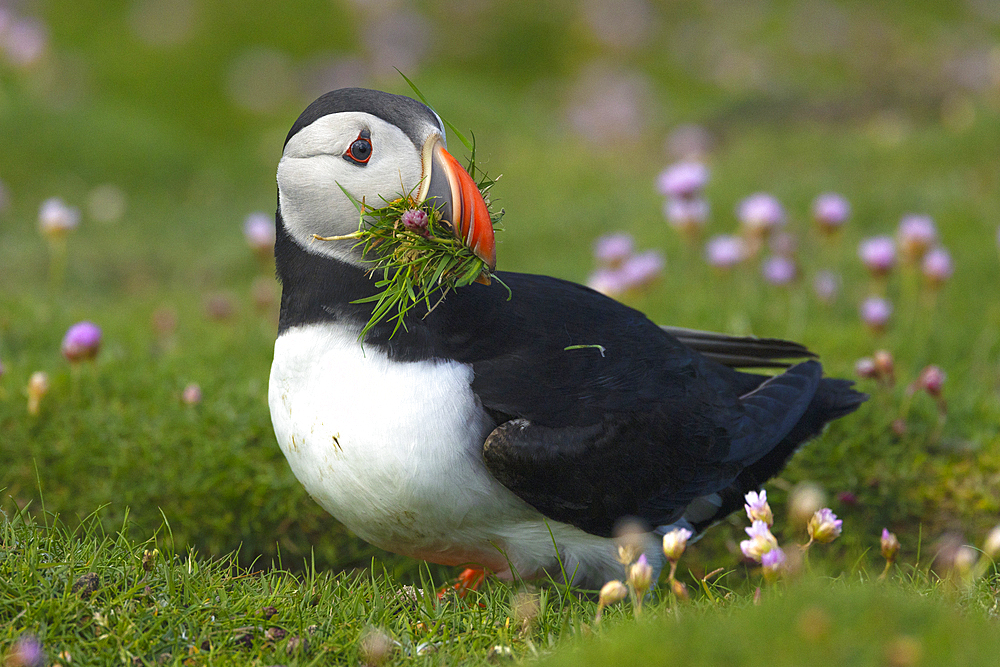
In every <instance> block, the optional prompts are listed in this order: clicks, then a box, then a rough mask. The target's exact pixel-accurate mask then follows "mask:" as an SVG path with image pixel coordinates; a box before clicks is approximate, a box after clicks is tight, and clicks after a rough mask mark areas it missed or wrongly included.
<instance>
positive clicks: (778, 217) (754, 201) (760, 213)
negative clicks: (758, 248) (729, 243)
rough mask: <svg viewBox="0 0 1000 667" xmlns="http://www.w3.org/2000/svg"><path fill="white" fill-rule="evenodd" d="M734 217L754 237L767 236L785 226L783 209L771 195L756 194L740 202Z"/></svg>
mask: <svg viewBox="0 0 1000 667" xmlns="http://www.w3.org/2000/svg"><path fill="white" fill-rule="evenodd" d="M736 217H738V218H739V220H740V222H741V223H742V224H743V226H744V227H745V228H746V229H747V230H748V231H749V232H750V233H751V234H753V235H754V236H767V235H768V234H770V233H771V232H772V231H774V230H775V229H777V228H778V227H781V226H782V225H784V224H785V209H784V208H783V207H782V206H781V203H780V202H779V201H778V200H777V199H775V198H774V197H773V196H772V195H769V194H767V193H766V192H758V193H756V194H752V195H750V196H749V197H747V198H746V199H744V200H743V201H741V202H740V204H739V206H738V207H737V208H736Z"/></svg>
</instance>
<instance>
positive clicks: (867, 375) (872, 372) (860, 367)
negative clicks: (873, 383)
mask: <svg viewBox="0 0 1000 667" xmlns="http://www.w3.org/2000/svg"><path fill="white" fill-rule="evenodd" d="M854 373H855V374H856V375H857V376H858V377H859V378H864V379H866V380H874V379H876V378H877V377H878V369H877V368H876V367H875V360H874V359H872V358H871V357H862V358H861V359H858V360H857V361H855V362H854Z"/></svg>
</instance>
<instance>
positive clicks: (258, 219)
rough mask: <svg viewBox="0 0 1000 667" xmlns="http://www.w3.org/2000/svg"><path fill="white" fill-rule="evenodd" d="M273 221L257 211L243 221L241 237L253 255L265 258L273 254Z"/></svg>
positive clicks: (265, 214)
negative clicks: (244, 239)
mask: <svg viewBox="0 0 1000 667" xmlns="http://www.w3.org/2000/svg"><path fill="white" fill-rule="evenodd" d="M274 235H275V230H274V219H273V218H272V217H271V216H269V215H268V214H267V213H262V212H260V211H257V212H255V213H251V214H250V215H248V216H247V218H246V220H244V221H243V236H244V238H246V240H247V244H248V245H249V246H250V247H251V248H252V249H253V251H254V252H255V253H257V254H258V255H261V256H267V255H271V254H272V253H274Z"/></svg>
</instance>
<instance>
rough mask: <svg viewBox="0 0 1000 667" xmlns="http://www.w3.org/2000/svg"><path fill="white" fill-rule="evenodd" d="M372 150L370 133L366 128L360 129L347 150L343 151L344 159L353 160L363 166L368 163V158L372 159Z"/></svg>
mask: <svg viewBox="0 0 1000 667" xmlns="http://www.w3.org/2000/svg"><path fill="white" fill-rule="evenodd" d="M373 152H374V149H373V148H372V133H371V132H370V131H368V130H361V132H360V133H359V134H358V138H357V139H355V140H354V141H353V142H352V143H351V145H350V147H348V149H347V152H346V153H344V159H345V160H347V161H349V162H353V163H354V164H359V165H361V166H364V165H366V164H368V160H370V159H372V153H373Z"/></svg>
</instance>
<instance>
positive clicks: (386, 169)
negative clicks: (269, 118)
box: [278, 88, 496, 270]
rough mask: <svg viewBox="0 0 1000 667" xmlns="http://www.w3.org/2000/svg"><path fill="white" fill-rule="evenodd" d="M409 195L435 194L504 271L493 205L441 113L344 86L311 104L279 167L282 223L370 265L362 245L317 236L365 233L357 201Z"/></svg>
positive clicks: (447, 216) (321, 248)
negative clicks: (449, 138)
mask: <svg viewBox="0 0 1000 667" xmlns="http://www.w3.org/2000/svg"><path fill="white" fill-rule="evenodd" d="M407 193H413V194H414V196H415V197H416V198H417V200H418V201H421V202H423V201H425V200H428V199H430V200H431V202H432V204H433V205H434V206H436V207H438V208H439V209H441V212H442V218H443V219H444V220H447V221H449V222H450V223H451V224H452V228H453V229H454V230H455V233H456V235H458V236H459V237H460V238H461V239H463V240H464V242H465V243H466V245H468V246H469V248H471V249H472V251H473V252H474V253H475V254H476V255H478V256H479V257H480V258H481V259H482V260H483V261H484V262H486V264H487V265H488V266H489V267H490V270H493V269H494V268H496V250H495V247H494V239H493V225H492V224H491V222H490V216H489V211H488V210H487V208H486V203H485V202H484V201H483V197H482V195H481V194H480V193H479V188H478V187H477V186H476V183H475V182H474V181H473V180H472V177H471V176H469V174H468V172H466V171H465V169H463V168H462V166H461V165H460V164H459V163H458V161H457V160H456V159H455V158H454V157H452V156H451V154H450V153H448V151H447V150H446V147H445V133H444V127H443V125H442V123H441V119H440V118H439V117H438V115H437V114H436V113H434V112H433V111H432V110H431V109H430V108H429V107H427V106H426V105H424V104H421V103H420V102H417V101H416V100H412V99H410V98H408V97H403V96H401V95H392V94H389V93H383V92H380V91H377V90H366V89H363V88H342V89H340V90H335V91H332V92H329V93H326V94H325V95H323V96H322V97H320V98H319V99H317V100H316V101H315V102H313V103H312V104H310V105H309V106H308V107H307V108H306V110H305V111H303V112H302V115H300V116H299V118H298V120H296V121H295V124H294V125H292V129H291V130H290V131H289V133H288V137H287V138H286V139H285V148H284V152H283V153H282V156H281V161H280V162H279V163H278V214H279V224H283V225H284V228H285V231H286V232H287V233H288V235H289V236H290V237H291V238H292V239H293V240H295V241H296V242H297V243H298V244H299V245H300V246H301V247H302V248H304V249H305V250H306V251H308V252H311V253H315V254H319V255H326V256H329V257H333V258H335V259H338V260H341V261H344V262H347V263H349V264H353V265H355V266H359V267H363V268H370V266H371V265H370V264H366V263H365V262H364V261H363V257H362V255H361V249H360V248H359V247H355V244H356V241H354V240H342V241H316V240H315V236H322V237H329V236H343V235H345V234H350V233H351V232H354V231H357V229H358V220H359V215H358V210H357V208H356V207H355V205H354V203H353V202H352V201H351V199H353V200H355V201H359V202H360V201H364V202H366V203H367V204H369V205H370V206H373V207H375V208H380V207H381V206H383V205H384V203H385V201H392V200H393V199H396V198H398V197H400V196H402V195H404V194H407ZM348 195H350V196H348Z"/></svg>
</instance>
